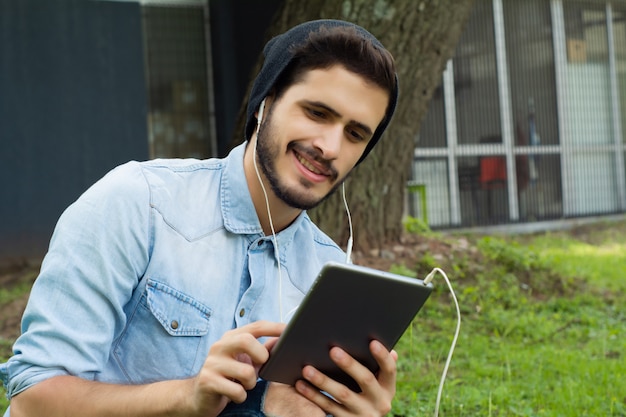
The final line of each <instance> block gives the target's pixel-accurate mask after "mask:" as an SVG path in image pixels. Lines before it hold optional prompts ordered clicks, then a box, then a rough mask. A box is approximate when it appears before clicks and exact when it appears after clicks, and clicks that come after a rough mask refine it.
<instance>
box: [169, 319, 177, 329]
mask: <svg viewBox="0 0 626 417" xmlns="http://www.w3.org/2000/svg"><path fill="white" fill-rule="evenodd" d="M170 327H171V328H172V329H174V330H176V329H178V322H177V321H176V320H172V322H171V323H170Z"/></svg>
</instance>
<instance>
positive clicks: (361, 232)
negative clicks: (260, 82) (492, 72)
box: [236, 0, 474, 250]
mask: <svg viewBox="0 0 626 417" xmlns="http://www.w3.org/2000/svg"><path fill="white" fill-rule="evenodd" d="M473 2H474V0H421V1H417V0H343V1H337V0H308V1H305V2H303V1H301V0H285V1H284V3H283V5H282V6H281V8H280V9H279V10H278V12H277V14H276V16H275V20H274V23H273V25H272V27H271V28H270V29H269V31H268V35H269V36H273V35H275V34H278V33H281V32H284V31H285V30H287V29H289V28H290V27H292V26H294V25H296V24H298V23H301V22H304V21H307V20H313V19H321V18H328V19H342V20H348V21H351V22H354V23H356V24H358V25H361V26H363V27H364V28H366V29H367V30H369V31H370V32H371V33H372V34H373V35H374V36H376V37H377V38H378V39H379V40H380V41H381V42H382V44H383V45H385V47H386V48H387V49H388V50H389V51H390V52H391V53H392V54H393V56H394V57H395V60H396V65H397V70H398V78H399V82H400V97H399V102H398V107H397V110H396V113H395V116H394V118H393V120H392V122H391V124H390V125H389V127H388V129H387V130H386V132H385V134H384V135H383V137H382V138H381V142H380V143H379V144H378V145H376V147H375V148H374V150H373V152H371V153H370V155H369V156H368V157H367V158H366V159H365V161H364V162H363V163H362V164H361V165H359V167H357V168H356V169H355V170H354V172H353V174H352V176H351V177H350V178H349V179H348V180H347V181H346V195H347V198H348V205H349V207H350V212H351V214H352V222H353V227H354V233H355V236H354V246H355V249H360V250H368V249H371V248H379V247H381V246H382V245H383V244H384V243H388V242H390V241H394V240H396V241H397V240H398V239H399V238H400V236H401V234H402V228H403V226H402V216H403V214H404V201H405V194H406V183H407V180H408V178H409V174H410V169H411V164H412V161H413V149H414V147H415V136H416V135H417V134H418V132H419V125H420V121H421V120H422V117H423V116H424V115H425V113H426V110H427V108H428V102H429V100H430V98H431V95H432V93H433V92H434V91H435V89H436V88H437V87H438V86H439V84H440V81H441V75H442V72H443V70H444V68H445V65H446V62H447V61H448V59H450V58H451V57H452V55H453V54H454V49H455V46H456V44H457V41H458V39H459V37H460V35H461V32H462V30H463V28H464V26H465V22H466V21H467V18H468V17H469V14H470V11H471V8H472V5H473ZM260 63H261V61H259V64H258V67H257V71H255V73H256V72H258V68H259V66H260ZM242 108H244V109H245V103H244V106H243V107H242ZM239 119H240V123H239V126H241V129H236V131H237V134H238V135H239V136H241V134H240V133H239V132H242V131H243V130H242V129H243V123H244V120H243V119H245V113H242V114H240V118H239ZM237 140H239V141H240V138H237ZM309 214H310V215H311V217H312V219H313V220H314V221H315V222H316V223H317V224H318V225H319V226H320V228H322V230H324V231H325V232H326V233H328V234H329V235H330V236H331V237H332V238H333V239H335V240H336V241H337V242H338V243H339V244H343V243H344V242H346V240H347V237H348V219H347V216H346V214H345V210H344V207H343V201H342V199H341V193H340V192H338V193H336V194H335V195H334V196H332V197H331V198H329V199H328V200H326V201H325V202H324V203H323V204H322V205H320V206H319V207H317V208H315V209H314V210H311V211H310V212H309Z"/></svg>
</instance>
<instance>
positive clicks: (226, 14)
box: [209, 0, 282, 156]
mask: <svg viewBox="0 0 626 417" xmlns="http://www.w3.org/2000/svg"><path fill="white" fill-rule="evenodd" d="M281 3H282V0H263V1H259V0H210V1H209V6H210V16H211V22H210V26H211V53H212V61H213V81H214V86H215V116H216V117H215V118H216V125H217V129H216V131H217V141H218V153H219V155H220V156H223V155H225V154H226V152H227V151H228V145H229V144H230V142H231V139H232V138H233V130H234V128H235V123H236V121H237V117H238V116H239V109H240V106H241V103H242V101H243V100H244V99H245V96H246V89H247V87H248V82H249V80H250V77H251V76H252V75H253V73H252V72H253V69H254V66H255V65H256V62H257V59H258V58H259V55H260V54H261V51H262V50H263V46H264V45H265V41H267V40H268V39H267V33H266V32H267V29H268V27H269V26H270V24H271V22H272V19H273V17H274V14H275V13H276V11H277V10H278V8H279V6H280V4H281ZM237 134H241V137H242V138H243V132H237Z"/></svg>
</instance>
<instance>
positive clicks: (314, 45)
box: [0, 20, 397, 417]
mask: <svg viewBox="0 0 626 417" xmlns="http://www.w3.org/2000/svg"><path fill="white" fill-rule="evenodd" d="M264 54H265V62H264V66H263V68H262V69H261V71H260V73H259V75H258V77H257V79H256V81H255V84H254V87H253V89H252V92H251V96H250V100H249V105H248V119H247V123H246V131H245V135H246V136H245V137H246V139H247V141H246V143H245V144H242V145H240V146H239V147H237V148H235V149H234V150H233V151H232V152H231V153H230V154H229V156H228V157H226V158H224V159H220V160H218V159H211V160H207V161H197V160H157V161H149V162H144V163H137V162H131V163H128V164H125V165H123V166H121V167H118V168H116V169H115V170H113V171H112V172H110V173H109V174H107V175H106V176H105V177H104V178H103V179H102V180H100V181H99V182H97V183H96V184H95V185H94V186H93V187H91V188H90V189H89V190H88V191H87V192H86V193H85V194H84V195H83V196H81V197H80V198H79V199H78V200H77V201H76V202H75V203H74V204H72V205H71V206H70V207H69V208H68V209H67V210H66V212H65V213H64V214H63V215H62V216H61V218H60V219H59V223H58V224H57V228H56V229H55V233H54V235H53V237H52V240H51V243H50V249H49V252H48V254H47V255H46V258H45V259H44V262H43V264H42V268H41V273H40V276H39V277H38V279H37V281H36V283H35V285H34V286H33V289H32V292H31V298H30V300H29V304H28V307H27V309H26V311H25V313H24V318H23V322H22V330H23V334H22V336H21V337H20V338H19V339H18V340H17V341H16V343H15V346H14V353H15V354H14V356H13V357H12V358H11V359H10V360H9V361H8V362H7V363H6V364H4V365H2V366H0V375H1V376H2V378H3V380H4V383H5V385H6V387H7V391H8V395H9V396H10V397H11V408H10V410H9V411H8V412H7V414H6V415H9V413H10V415H11V416H12V417H21V416H38V417H39V416H43V415H45V416H48V417H54V416H82V417H86V416H144V415H145V416H161V415H162V416H202V417H206V416H217V415H222V416H226V415H231V416H232V415H255V416H256V415H259V416H263V415H278V416H284V417H289V416H295V415H307V416H316V415H322V416H323V415H326V414H332V415H335V416H348V415H383V414H385V413H387V412H388V411H389V409H390V404H391V400H392V398H393V395H394V392H395V375H396V368H395V360H396V354H395V352H389V351H387V350H386V349H385V348H384V347H383V346H382V344H380V343H378V342H377V341H373V342H372V343H371V345H370V349H371V351H372V354H373V356H374V357H375V358H376V360H377V361H378V363H379V365H380V371H379V372H378V374H377V375H373V374H372V373H371V372H370V371H369V370H367V369H366V368H364V367H363V366H362V365H360V364H359V363H358V362H356V361H355V360H354V359H353V358H351V357H350V356H349V355H347V354H346V353H345V352H344V351H342V350H341V349H339V348H333V349H332V350H331V351H330V352H329V355H331V358H332V359H333V361H335V362H336V363H337V364H338V365H339V366H340V367H341V368H342V369H344V370H345V371H346V372H348V373H349V374H350V375H351V376H352V377H353V378H354V379H355V380H356V381H357V382H358V383H359V385H360V387H361V392H360V393H356V392H353V391H350V390H349V389H347V388H346V387H345V386H343V385H341V384H339V383H338V382H336V381H333V380H331V379H329V378H328V377H326V376H325V375H323V374H322V373H320V372H319V371H317V370H316V369H314V368H312V367H305V368H304V369H303V371H302V376H303V378H302V381H299V382H298V383H297V384H296V386H295V387H289V386H286V385H282V384H277V383H268V382H267V381H263V380H260V379H258V369H259V367H260V366H261V365H262V364H263V363H264V362H265V361H266V360H267V358H268V357H269V350H270V349H271V346H272V345H273V343H274V342H275V340H276V337H277V336H279V335H280V334H281V332H282V330H283V329H284V324H282V323H283V322H285V321H286V320H287V319H288V317H289V315H290V312H292V311H293V310H294V309H295V308H296V307H297V305H298V304H299V302H300V300H301V299H302V297H303V296H304V294H305V293H306V291H307V290H308V288H309V286H310V285H311V283H312V281H313V279H314V278H315V276H316V275H317V273H318V272H319V270H320V269H321V267H322V265H323V264H324V263H325V262H327V261H329V260H335V261H336V260H343V259H345V255H344V254H343V252H342V251H341V249H340V248H339V247H338V246H337V245H336V244H335V243H333V242H332V241H331V240H330V239H329V238H328V237H327V236H325V235H324V234H323V233H322V232H321V231H320V230H319V229H317V227H315V226H314V225H313V224H312V223H311V221H310V219H309V218H308V216H307V215H306V212H305V211H304V210H306V209H308V208H311V207H314V206H315V205H317V204H318V203H319V202H320V201H322V200H323V199H324V198H325V197H326V196H328V195H329V194H330V193H332V192H333V191H334V190H335V189H336V188H337V187H338V186H339V185H340V184H341V183H342V181H343V180H344V179H345V177H346V176H347V175H348V174H349V172H350V171H351V170H352V168H353V167H354V166H355V165H357V164H358V163H360V162H361V161H362V160H363V159H364V158H365V157H366V155H367V154H368V153H369V152H370V151H371V149H372V148H373V146H374V145H375V144H376V142H377V141H378V140H379V138H380V136H381V134H382V132H383V131H384V129H385V128H386V126H387V124H388V123H389V120H390V118H391V116H392V114H393V111H394V109H395V104H396V100H397V80H396V75H395V69H394V64H393V59H392V57H391V55H390V54H389V52H387V51H386V50H385V49H384V48H383V46H382V45H381V44H380V43H379V42H378V41H377V40H376V39H375V38H374V37H373V36H372V35H371V34H369V33H368V32H367V31H365V30H364V29H363V28H360V27H358V26H355V25H353V24H350V23H348V22H343V21H335V20H322V21H313V22H307V23H304V24H302V25H299V26H296V27H294V28H292V29H291V30H289V31H287V32H286V33H284V34H282V35H280V36H278V37H276V38H274V39H272V40H271V41H270V42H268V44H267V45H266V47H265V49H264ZM326 394H328V395H326Z"/></svg>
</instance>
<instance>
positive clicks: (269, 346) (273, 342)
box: [265, 337, 278, 352]
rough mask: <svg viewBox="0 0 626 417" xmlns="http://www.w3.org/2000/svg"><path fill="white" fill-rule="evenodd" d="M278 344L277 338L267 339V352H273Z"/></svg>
mask: <svg viewBox="0 0 626 417" xmlns="http://www.w3.org/2000/svg"><path fill="white" fill-rule="evenodd" d="M277 342H278V338H277V337H272V338H270V339H267V340H266V341H265V348H266V349H267V351H268V352H271V351H272V349H273V348H274V346H276V343H277Z"/></svg>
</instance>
